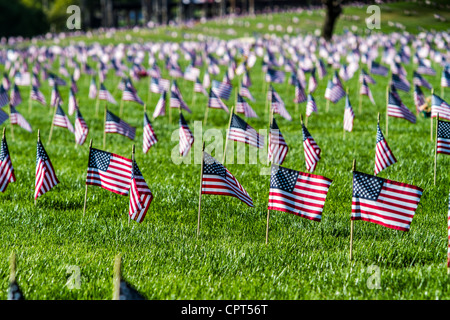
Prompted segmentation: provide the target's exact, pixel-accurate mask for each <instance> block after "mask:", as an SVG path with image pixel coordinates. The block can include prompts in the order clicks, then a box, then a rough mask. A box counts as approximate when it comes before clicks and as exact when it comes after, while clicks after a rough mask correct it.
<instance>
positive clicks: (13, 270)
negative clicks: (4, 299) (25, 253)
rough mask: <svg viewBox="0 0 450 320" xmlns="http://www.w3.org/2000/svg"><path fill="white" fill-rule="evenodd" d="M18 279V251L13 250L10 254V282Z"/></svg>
mask: <svg viewBox="0 0 450 320" xmlns="http://www.w3.org/2000/svg"><path fill="white" fill-rule="evenodd" d="M15 281H16V253H15V252H14V251H12V252H11V255H10V256H9V283H13V282H15Z"/></svg>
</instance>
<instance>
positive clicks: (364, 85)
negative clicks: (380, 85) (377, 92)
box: [359, 79, 375, 104]
mask: <svg viewBox="0 0 450 320" xmlns="http://www.w3.org/2000/svg"><path fill="white" fill-rule="evenodd" d="M359 94H360V95H363V96H368V97H369V99H370V102H372V104H375V100H374V99H373V96H372V92H371V91H370V88H369V85H368V84H367V83H366V80H365V79H363V82H362V84H361V88H360V90H359Z"/></svg>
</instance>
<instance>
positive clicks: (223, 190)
mask: <svg viewBox="0 0 450 320" xmlns="http://www.w3.org/2000/svg"><path fill="white" fill-rule="evenodd" d="M202 194H215V195H221V196H231V197H235V198H238V199H239V200H241V201H242V202H244V203H245V204H247V205H248V206H250V207H253V200H252V198H251V197H250V196H249V195H248V193H247V191H245V189H244V188H243V187H242V185H241V184H240V183H239V182H238V181H237V180H236V178H235V177H234V176H233V175H232V174H231V173H230V171H228V169H227V168H225V167H224V166H223V165H222V164H221V163H220V162H219V161H217V160H216V159H214V158H213V157H211V155H209V154H208V153H206V152H203V172H202Z"/></svg>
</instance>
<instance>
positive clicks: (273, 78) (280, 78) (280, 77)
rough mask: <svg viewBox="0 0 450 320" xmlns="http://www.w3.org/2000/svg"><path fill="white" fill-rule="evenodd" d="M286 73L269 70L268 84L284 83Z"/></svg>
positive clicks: (267, 75)
mask: <svg viewBox="0 0 450 320" xmlns="http://www.w3.org/2000/svg"><path fill="white" fill-rule="evenodd" d="M284 78H285V73H284V72H283V71H281V70H275V69H270V68H269V69H267V73H266V82H275V83H284Z"/></svg>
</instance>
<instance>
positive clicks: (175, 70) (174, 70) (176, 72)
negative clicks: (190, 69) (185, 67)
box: [167, 63, 183, 78]
mask: <svg viewBox="0 0 450 320" xmlns="http://www.w3.org/2000/svg"><path fill="white" fill-rule="evenodd" d="M167 69H169V75H170V76H171V77H174V78H181V77H183V71H181V68H180V66H178V65H175V64H174V63H171V64H170V66H169V67H168V68H167Z"/></svg>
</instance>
